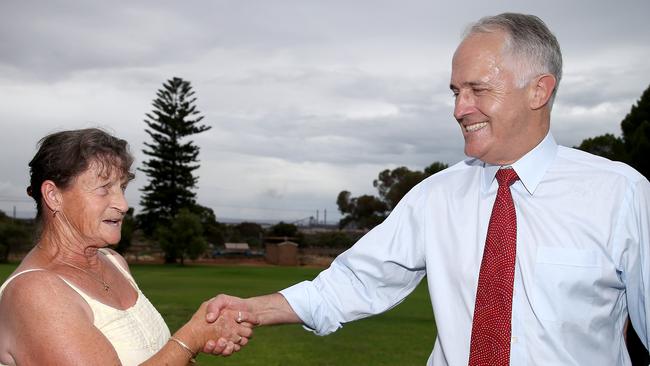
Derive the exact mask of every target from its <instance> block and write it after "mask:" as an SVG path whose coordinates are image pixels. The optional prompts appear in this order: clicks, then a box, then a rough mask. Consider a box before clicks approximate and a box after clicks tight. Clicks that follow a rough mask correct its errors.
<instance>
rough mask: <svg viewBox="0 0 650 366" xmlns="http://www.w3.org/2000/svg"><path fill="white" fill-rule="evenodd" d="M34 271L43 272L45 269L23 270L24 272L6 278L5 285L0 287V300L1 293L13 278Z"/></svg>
mask: <svg viewBox="0 0 650 366" xmlns="http://www.w3.org/2000/svg"><path fill="white" fill-rule="evenodd" d="M34 271H45V269H43V268H30V269H26V270H24V271H20V272H18V273H15V274H14V275H13V276H11V277H9V278H7V280H6V281H5V283H3V284H2V286H0V299H1V298H2V292H3V291H4V290H5V287H7V285H8V284H9V283H10V282H11V281H13V280H14V278H16V277H18V276H20V275H21V274H23V273H29V272H34Z"/></svg>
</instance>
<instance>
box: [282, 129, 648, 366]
mask: <svg viewBox="0 0 650 366" xmlns="http://www.w3.org/2000/svg"><path fill="white" fill-rule="evenodd" d="M512 167H513V168H514V169H515V171H516V172H517V174H518V175H519V178H520V180H519V181H517V182H515V183H514V184H513V185H512V186H511V191H512V196H513V200H514V203H515V209H516V212H517V257H516V265H515V282H514V299H513V305H512V342H511V344H512V348H511V356H510V364H511V365H517V366H521V365H545V366H547V365H581V366H582V365H588V366H597V365H607V366H612V365H630V359H629V356H628V354H627V350H626V348H625V342H624V339H623V327H624V323H625V320H626V318H627V315H628V312H629V315H630V317H631V319H632V324H633V326H634V328H635V329H636V331H637V333H638V334H639V337H640V338H641V340H642V341H643V343H644V344H645V345H646V347H647V345H648V334H649V333H650V325H649V324H648V323H647V314H648V313H649V311H650V303H649V302H647V301H646V296H647V294H648V292H649V290H650V255H649V253H648V251H649V250H650V232H649V226H650V216H649V213H650V212H649V208H650V184H649V183H648V181H647V180H646V179H645V178H644V177H643V176H642V175H641V174H639V173H638V172H636V171H635V170H634V169H632V168H630V167H629V166H627V165H625V164H622V163H618V162H612V161H609V160H607V159H604V158H601V157H597V156H594V155H591V154H588V153H585V152H582V151H579V150H575V149H570V148H566V147H563V146H558V145H557V144H556V143H555V140H554V139H553V137H552V136H551V135H550V134H548V135H547V136H546V138H545V139H544V140H543V141H542V142H541V143H540V144H539V145H538V146H537V147H535V148H534V149H533V150H532V151H530V152H529V153H528V154H526V155H525V156H524V157H522V158H521V159H519V160H518V161H517V162H516V163H514V164H513V165H512ZM498 169H499V167H498V166H490V165H487V164H484V163H483V162H481V161H478V160H476V159H468V160H465V161H463V162H460V163H458V164H456V165H454V166H452V167H450V168H448V169H445V170H444V171H442V172H439V173H437V174H435V175H433V176H431V177H429V178H427V179H426V180H424V181H423V182H422V183H420V184H419V185H417V186H416V187H415V188H413V189H412V190H411V191H410V192H409V193H408V194H407V195H406V196H404V198H403V199H402V200H401V202H400V203H399V204H398V205H397V207H396V208H395V209H394V210H393V212H392V213H391V214H390V216H389V217H388V218H387V219H386V220H385V221H384V222H383V223H382V224H381V225H379V226H377V227H375V228H374V229H373V230H371V231H370V232H369V233H368V234H366V235H365V236H364V237H363V238H361V239H360V240H359V241H358V242H357V243H356V244H355V245H354V246H353V247H352V248H350V249H349V250H347V251H346V252H345V253H343V254H341V255H340V256H339V257H338V258H337V259H336V260H335V261H334V262H333V263H332V265H331V267H330V268H328V269H326V270H325V271H323V272H321V273H320V274H319V275H318V277H317V278H316V279H314V280H313V281H305V282H301V283H299V284H297V285H294V286H292V287H289V288H287V289H285V290H283V291H281V293H282V295H284V297H285V298H286V299H287V301H288V302H289V304H290V305H291V307H292V308H293V310H294V311H295V312H296V313H297V315H298V316H299V317H300V319H302V320H303V322H304V324H305V325H306V326H307V327H309V328H310V329H312V330H313V331H314V332H315V333H316V334H319V335H325V334H328V333H331V332H333V331H336V330H337V329H338V328H340V327H341V326H342V324H343V323H346V322H349V321H353V320H356V319H361V318H364V317H367V316H370V315H373V314H378V313H381V312H384V311H386V310H388V309H390V308H391V307H393V306H395V305H397V304H398V303H400V302H401V301H402V300H403V299H404V298H405V297H406V296H407V295H408V294H409V293H410V292H411V291H413V289H414V288H415V287H416V286H417V285H418V283H420V281H421V280H422V279H423V278H424V277H425V275H426V277H427V282H428V287H429V293H430V295H431V303H432V306H433V312H434V314H435V319H436V325H437V328H438V336H437V339H436V342H435V345H434V348H433V352H432V353H431V356H430V357H429V360H428V365H436V366H444V365H452V366H461V365H462V366H464V365H467V362H468V360H469V344H470V336H471V330H472V317H473V314H474V302H475V300H476V286H477V283H478V275H479V268H480V265H481V259H482V256H483V247H484V245H485V237H486V235H487V227H488V222H489V220H490V214H491V210H492V205H493V204H494V200H495V197H496V192H497V187H498V184H497V182H496V179H494V178H495V175H496V172H497V170H498Z"/></svg>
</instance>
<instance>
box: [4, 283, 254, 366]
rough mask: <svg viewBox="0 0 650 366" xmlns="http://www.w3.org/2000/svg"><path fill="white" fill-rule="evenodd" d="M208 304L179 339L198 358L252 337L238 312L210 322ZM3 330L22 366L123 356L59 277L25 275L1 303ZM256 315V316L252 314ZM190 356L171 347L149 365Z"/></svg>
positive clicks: (182, 361) (108, 361)
mask: <svg viewBox="0 0 650 366" xmlns="http://www.w3.org/2000/svg"><path fill="white" fill-rule="evenodd" d="M206 304H207V303H204V304H203V305H202V306H201V307H200V308H199V310H198V311H197V312H196V313H195V314H194V316H193V317H192V319H191V320H190V321H189V322H188V323H187V324H185V325H184V326H183V327H181V329H179V330H178V332H176V334H174V337H176V338H177V339H178V340H180V341H181V342H183V343H184V344H185V345H187V346H188V347H189V348H190V350H191V351H192V353H193V354H196V353H197V352H198V351H199V350H200V349H202V348H203V345H204V344H205V342H207V340H209V339H219V338H223V339H226V340H228V341H230V342H232V343H234V342H236V341H239V339H240V338H241V337H246V338H247V337H250V335H251V333H252V329H251V327H252V326H251V325H250V324H244V323H242V324H239V323H237V321H236V317H237V316H238V315H237V314H236V312H230V313H224V314H223V316H222V317H220V319H219V320H218V321H217V322H216V323H215V324H208V323H206V322H205V308H206ZM0 313H1V314H2V321H3V322H4V323H5V324H3V328H4V329H6V331H7V333H8V334H10V335H12V336H11V337H10V338H13V339H14V341H13V342H11V345H10V347H9V353H10V354H11V356H12V357H13V359H14V360H15V362H16V363H17V364H19V365H93V364H98V365H120V360H119V358H118V356H117V352H116V351H115V349H114V348H113V346H112V345H111V343H110V342H109V341H108V339H107V338H106V337H105V336H104V335H103V334H102V333H101V332H100V331H99V330H98V329H97V328H96V327H95V326H94V325H93V313H92V310H91V309H90V307H89V306H88V304H87V303H86V302H85V301H84V300H83V299H82V298H81V297H80V296H79V294H77V293H76V292H75V291H74V290H73V289H71V288H70V287H69V286H68V285H67V284H66V283H65V282H63V280H61V279H60V278H59V277H58V276H57V275H56V274H54V273H52V272H46V271H37V272H31V273H25V274H23V275H21V276H19V277H17V278H16V279H14V280H13V281H12V282H11V283H10V284H9V285H8V286H7V287H6V288H5V291H4V293H3V296H2V300H1V301H0ZM247 316H250V315H247ZM190 356H191V355H190V352H188V351H187V350H185V349H184V348H182V347H181V346H180V345H179V344H177V343H175V342H168V343H167V344H166V345H165V346H164V347H163V348H162V349H161V350H160V351H159V352H158V353H156V354H155V355H154V356H153V357H151V358H150V359H148V360H147V361H145V362H144V363H143V365H160V364H167V365H186V364H187V363H188V361H189V359H190Z"/></svg>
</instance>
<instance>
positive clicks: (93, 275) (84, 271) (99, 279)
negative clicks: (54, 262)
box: [59, 259, 111, 292]
mask: <svg viewBox="0 0 650 366" xmlns="http://www.w3.org/2000/svg"><path fill="white" fill-rule="evenodd" d="M59 262H61V263H63V264H65V265H66V266H69V267H72V268H76V269H78V270H80V271H81V272H83V273H85V274H87V275H88V276H90V278H92V279H93V280H95V281H97V282H99V283H101V284H102V285H103V286H104V291H106V292H108V290H110V289H111V286H110V285H109V284H108V283H106V281H104V276H101V275H100V276H101V277H97V275H95V274H94V273H92V272H90V271H87V270H85V269H83V268H81V267H79V266H75V265H74V264H72V263H68V262H66V261H64V260H62V259H59Z"/></svg>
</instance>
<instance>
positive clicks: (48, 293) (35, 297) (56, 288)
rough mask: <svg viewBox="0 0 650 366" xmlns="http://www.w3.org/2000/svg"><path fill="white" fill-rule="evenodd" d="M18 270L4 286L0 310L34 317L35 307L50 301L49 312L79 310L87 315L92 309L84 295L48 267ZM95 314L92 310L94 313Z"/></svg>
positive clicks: (19, 315)
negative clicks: (46, 268) (88, 306)
mask: <svg viewBox="0 0 650 366" xmlns="http://www.w3.org/2000/svg"><path fill="white" fill-rule="evenodd" d="M17 273H20V274H18V275H17V276H16V277H14V278H13V279H12V280H11V281H10V282H9V283H8V284H7V286H6V287H5V289H4V291H3V293H2V299H1V300H0V309H1V310H2V311H3V312H4V311H7V312H9V313H11V314H12V317H21V315H22V314H26V315H28V316H32V315H33V314H32V313H31V312H33V311H34V309H38V308H42V307H43V306H44V304H47V309H48V310H49V311H54V310H58V309H59V308H61V310H65V311H68V312H80V313H84V314H85V315H88V314H89V313H88V311H90V308H88V309H87V310H88V311H86V309H84V305H86V307H87V304H86V303H85V301H84V300H83V298H81V296H80V295H79V294H78V293H77V292H76V291H75V290H73V289H72V288H71V287H70V286H69V285H68V284H67V283H66V282H65V281H63V279H62V278H61V277H60V276H59V275H57V274H56V273H54V272H52V271H49V270H45V269H25V270H21V271H19V272H17ZM91 314H92V313H91Z"/></svg>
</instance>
